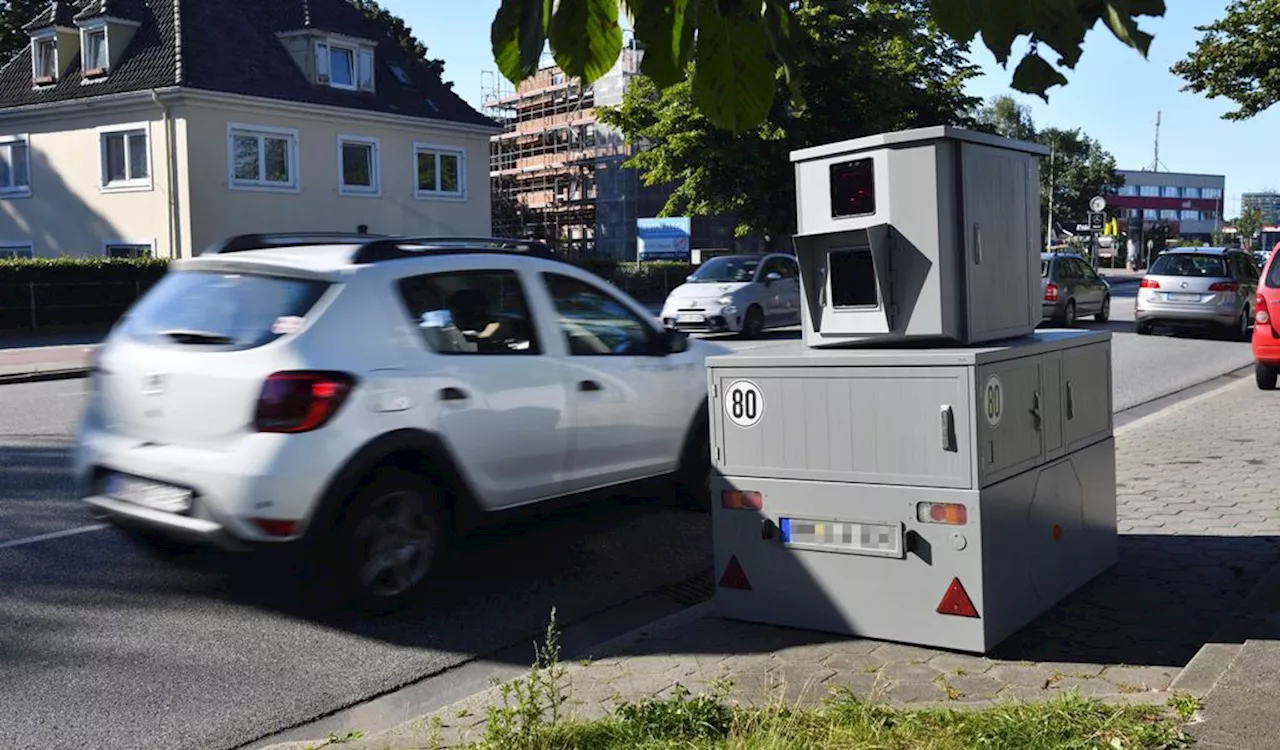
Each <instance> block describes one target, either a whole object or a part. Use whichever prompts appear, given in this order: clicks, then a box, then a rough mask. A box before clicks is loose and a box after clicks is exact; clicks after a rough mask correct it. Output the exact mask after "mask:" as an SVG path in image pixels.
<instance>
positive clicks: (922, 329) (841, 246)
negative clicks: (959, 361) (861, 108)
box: [791, 126, 1049, 347]
mask: <svg viewBox="0 0 1280 750" xmlns="http://www.w3.org/2000/svg"><path fill="white" fill-rule="evenodd" d="M1048 153H1049V150H1048V149H1047V148H1045V147H1043V146H1040V145H1038V144H1034V143H1025V142H1021V141H1014V140H1010V139H1008V138H1001V137H998V136H993V135H987V134H985V133H977V132H971V131H966V130H959V129H956V128H951V127H945V126H938V127H930V128H920V129H915V130H906V131H900V132H894V133H884V134H879V135H874V136H868V137H865V138H857V139H854V140H850V141H843V142H840V143H832V144H827V145H822V146H815V147H812V148H807V149H802V150H799V151H795V152H793V153H792V155H791V160H792V161H793V162H794V163H795V179H796V208H797V225H798V229H799V232H798V234H797V235H796V236H795V238H794V240H795V248H796V259H797V261H798V262H799V265H800V278H801V283H802V285H803V290H804V298H805V304H804V306H803V309H802V316H801V320H802V328H803V336H804V341H805V343H806V344H807V345H809V346H811V347H826V346H857V345H864V346H865V345H882V344H887V343H892V342H899V343H900V342H919V343H921V344H923V345H932V346H937V345H948V344H949V345H957V344H958V345H973V344H982V343H985V342H990V341H996V340H999V339H1006V338H1012V337H1016V336H1023V335H1026V334H1029V333H1031V332H1032V331H1033V330H1034V329H1035V327H1036V326H1037V325H1039V323H1040V322H1041V319H1042V308H1041V300H1040V263H1039V257H1040V256H1039V249H1040V245H1041V242H1040V218H1039V214H1040V166H1039V159H1040V157H1041V156H1045V155H1048Z"/></svg>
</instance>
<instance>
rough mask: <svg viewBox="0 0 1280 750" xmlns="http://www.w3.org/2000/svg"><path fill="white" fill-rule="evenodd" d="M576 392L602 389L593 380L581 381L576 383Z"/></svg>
mask: <svg viewBox="0 0 1280 750" xmlns="http://www.w3.org/2000/svg"><path fill="white" fill-rule="evenodd" d="M578 390H580V391H602V390H604V389H603V388H601V387H600V384H599V383H597V382H596V381H594V380H581V381H579V382H578Z"/></svg>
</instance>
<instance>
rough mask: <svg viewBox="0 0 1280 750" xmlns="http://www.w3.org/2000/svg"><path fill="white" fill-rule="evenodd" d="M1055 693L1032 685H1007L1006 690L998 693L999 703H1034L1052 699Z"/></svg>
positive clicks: (1003, 689)
mask: <svg viewBox="0 0 1280 750" xmlns="http://www.w3.org/2000/svg"><path fill="white" fill-rule="evenodd" d="M1052 696H1053V692H1052V691H1050V690H1049V689H1048V688H1044V687H1040V686H1031V685H1005V686H1004V688H1002V689H1001V690H1000V692H999V693H996V700H997V701H1023V702H1027V703H1034V702H1036V701H1042V700H1045V699H1046V698H1051V697H1052Z"/></svg>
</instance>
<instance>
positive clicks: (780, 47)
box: [764, 0, 805, 107]
mask: <svg viewBox="0 0 1280 750" xmlns="http://www.w3.org/2000/svg"><path fill="white" fill-rule="evenodd" d="M764 21H765V32H766V33H767V34H768V35H769V48H770V49H771V50H772V51H773V54H774V56H775V57H777V59H778V60H779V61H780V62H781V63H782V72H783V73H784V74H786V77H787V88H788V90H789V91H790V93H791V103H792V104H793V105H795V106H797V107H803V106H804V89H803V87H802V86H801V85H800V83H801V81H800V70H801V62H802V61H803V60H804V56H805V51H804V47H803V46H801V44H800V41H799V40H800V37H801V34H802V33H803V32H802V31H801V30H800V22H799V21H798V20H797V19H796V17H795V16H794V15H793V14H792V13H790V12H789V11H788V9H787V8H786V7H781V6H779V4H778V2H776V0H775V1H773V2H766V4H765V8H764Z"/></svg>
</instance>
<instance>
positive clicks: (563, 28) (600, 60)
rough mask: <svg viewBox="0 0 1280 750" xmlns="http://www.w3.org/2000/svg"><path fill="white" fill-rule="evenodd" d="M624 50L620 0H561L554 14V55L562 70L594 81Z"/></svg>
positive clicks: (552, 18)
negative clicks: (620, 22)
mask: <svg viewBox="0 0 1280 750" xmlns="http://www.w3.org/2000/svg"><path fill="white" fill-rule="evenodd" d="M621 52H622V27H621V26H619V25H618V2H617V0H559V3H558V4H557V6H556V12H555V15H554V16H552V17H551V56H552V57H554V58H555V61H556V65H559V66H560V69H561V70H563V71H564V72H565V73H566V74H567V75H569V76H572V77H574V78H580V79H582V81H583V83H592V82H594V81H596V80H597V79H599V78H600V77H601V76H603V75H604V74H605V73H608V72H609V69H610V68H612V67H613V64H614V63H615V62H617V61H618V55H619V54H620V53H621Z"/></svg>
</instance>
